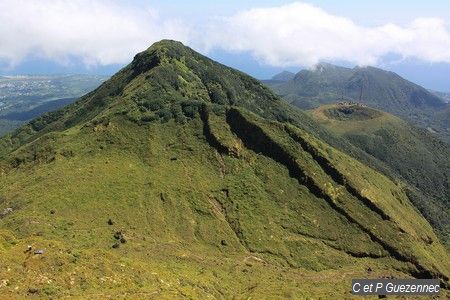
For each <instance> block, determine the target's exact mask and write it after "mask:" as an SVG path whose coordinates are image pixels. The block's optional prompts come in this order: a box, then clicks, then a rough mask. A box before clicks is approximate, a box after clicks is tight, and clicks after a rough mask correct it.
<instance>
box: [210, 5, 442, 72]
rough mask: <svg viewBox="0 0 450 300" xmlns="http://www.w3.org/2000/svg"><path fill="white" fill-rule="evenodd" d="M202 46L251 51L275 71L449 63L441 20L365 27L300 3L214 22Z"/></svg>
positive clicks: (246, 13)
mask: <svg viewBox="0 0 450 300" xmlns="http://www.w3.org/2000/svg"><path fill="white" fill-rule="evenodd" d="M204 45H205V47H206V49H212V48H222V49H226V50H229V51H249V52H251V53H252V54H253V55H254V56H255V57H257V58H258V59H259V60H260V61H262V62H264V63H267V64H270V65H274V66H299V65H301V66H312V65H314V64H316V63H317V62H319V61H322V60H328V61H333V60H344V61H348V62H353V63H356V64H360V65H368V64H377V63H378V62H380V59H381V58H382V57H383V56H385V55H387V54H391V53H395V54H397V55H400V56H401V57H403V58H417V59H421V60H425V61H429V62H450V33H449V31H448V29H447V27H446V24H445V23H444V21H442V20H440V19H435V18H426V19H425V18H419V19H416V20H414V21H413V22H412V23H411V24H409V25H408V26H403V27H402V26H398V25H394V24H386V25H383V26H378V27H364V26H360V25H358V24H355V23H354V22H353V21H352V20H350V19H347V18H344V17H339V16H334V15H331V14H329V13H327V12H325V11H324V10H322V9H321V8H318V7H315V6H313V5H310V4H305V3H300V2H296V3H292V4H288V5H284V6H279V7H272V8H255V9H251V10H247V11H242V12H239V13H237V14H235V15H233V16H231V17H228V18H222V19H220V20H215V21H214V22H212V23H211V24H210V28H209V35H208V39H207V40H206V41H205V43H204Z"/></svg>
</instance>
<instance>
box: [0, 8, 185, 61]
mask: <svg viewBox="0 0 450 300" xmlns="http://www.w3.org/2000/svg"><path fill="white" fill-rule="evenodd" d="M0 24H1V25H0V60H3V61H6V62H7V63H8V64H9V65H10V66H14V65H15V64H18V63H20V62H21V61H22V60H23V59H24V58H26V57H28V56H31V55H32V56H38V57H42V58H47V59H51V60H54V61H57V62H60V63H70V60H71V58H74V57H76V58H79V59H82V61H83V62H84V63H85V64H86V65H87V66H91V65H109V64H115V63H125V62H128V61H129V60H130V59H131V58H132V57H133V54H135V53H136V52H138V51H142V50H143V49H145V48H147V47H148V46H149V45H150V44H151V43H153V42H155V41H157V40H160V39H162V38H164V37H172V38H173V39H177V40H181V41H186V40H187V36H188V35H189V32H188V27H186V26H183V24H182V23H181V22H180V21H177V20H161V19H160V18H159V17H158V15H157V13H156V12H155V11H152V10H150V9H147V10H145V9H144V10H143V9H142V8H137V7H133V6H131V5H128V4H126V2H125V1H114V0H110V1H106V0H0Z"/></svg>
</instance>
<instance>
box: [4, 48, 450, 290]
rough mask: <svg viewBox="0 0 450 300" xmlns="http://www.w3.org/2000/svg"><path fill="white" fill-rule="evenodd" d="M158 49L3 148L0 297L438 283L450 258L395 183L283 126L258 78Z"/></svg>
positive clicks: (301, 128)
mask: <svg viewBox="0 0 450 300" xmlns="http://www.w3.org/2000/svg"><path fill="white" fill-rule="evenodd" d="M167 45H170V43H169V42H162V43H160V44H157V45H156V46H155V47H153V48H151V49H152V51H153V50H154V52H151V51H150V52H149V53H153V54H155V53H156V54H158V55H157V56H154V55H149V53H144V54H140V56H141V57H139V56H138V57H139V59H138V60H135V61H134V62H133V63H132V68H125V69H124V70H123V71H121V72H120V73H119V74H118V75H116V76H114V77H113V78H112V81H110V82H106V83H105V84H104V85H103V86H102V87H100V88H99V89H98V90H97V91H96V92H94V93H92V94H90V95H87V96H86V97H85V98H84V99H82V100H80V101H79V102H77V103H75V104H73V105H72V106H69V107H67V108H66V109H64V110H62V111H59V112H57V113H55V114H50V115H47V116H45V117H43V118H41V119H38V120H35V121H34V122H33V123H31V124H29V125H28V126H25V127H23V128H22V129H21V130H19V131H17V132H16V133H15V134H13V135H10V136H8V137H6V138H4V139H2V140H1V143H3V145H4V146H5V147H4V148H3V152H2V153H1V154H0V157H1V159H0V213H1V212H3V211H4V210H5V209H6V208H11V209H12V211H8V213H7V214H5V215H2V216H1V217H0V253H1V255H0V266H1V267H0V280H2V281H0V293H1V294H2V295H6V296H7V297H25V296H26V295H29V294H38V295H39V296H41V297H57V298H62V297H74V298H107V297H123V298H143V297H145V298H146V297H149V298H151V297H154V298H168V299H171V298H201V299H203V298H233V297H235V298H246V299H248V298H250V297H251V298H293V299H298V298H318V297H323V298H330V297H336V295H339V296H344V297H347V296H350V293H349V292H350V288H349V286H350V282H351V279H352V278H358V277H359V278H364V277H373V278H378V277H384V276H394V277H399V278H405V277H412V276H434V277H440V278H441V280H442V284H443V285H444V286H446V285H448V276H449V274H448V269H449V266H448V262H449V259H448V253H447V252H446V250H445V249H444V248H443V247H442V245H441V243H440V242H439V240H438V239H437V237H436V236H435V235H434V233H433V231H432V229H431V227H430V226H429V224H428V223H427V222H426V221H425V220H424V219H423V218H422V217H421V216H420V214H418V213H417V211H416V210H415V209H414V207H413V206H412V205H411V203H410V202H409V201H408V199H407V197H406V195H405V193H404V191H403V190H402V187H401V186H399V185H397V184H396V183H394V182H393V181H391V180H390V179H389V178H387V177H386V176H384V175H382V174H380V173H378V172H376V171H374V170H372V169H370V168H368V167H367V166H365V165H363V164H361V163H360V162H358V161H357V160H355V159H353V158H351V157H350V156H348V155H346V154H344V153H342V152H341V151H339V150H337V149H335V148H334V147H331V146H329V145H328V144H327V143H325V142H323V141H321V140H319V139H318V138H317V136H320V135H322V134H323V135H324V136H325V134H326V133H324V132H322V133H319V134H317V135H316V134H312V133H311V132H310V131H314V130H315V131H314V132H320V129H316V128H314V127H312V125H311V124H313V123H308V122H310V121H309V119H308V118H307V117H305V119H304V120H303V119H302V118H300V116H303V114H301V113H298V114H295V113H294V114H293V115H292V116H291V117H290V118H291V121H290V122H289V123H287V122H279V121H280V120H281V121H283V120H285V119H284V117H288V114H287V112H289V111H288V110H284V106H283V104H282V102H281V101H280V100H278V99H277V98H276V97H274V96H273V95H272V94H270V93H269V94H263V95H261V97H260V98H258V95H259V94H261V93H262V92H261V91H265V89H264V88H263V87H262V86H260V85H259V83H257V82H256V81H253V80H251V79H248V78H247V79H246V80H244V81H240V79H239V78H240V77H241V76H244V75H243V74H241V73H234V72H233V71H232V70H231V69H224V70H222V72H223V73H224V74H231V75H226V76H225V75H223V73H220V72H219V73H218V72H216V75H217V74H222V75H221V76H224V77H223V78H225V79H226V80H225V79H224V80H222V79H221V78H220V76H219V75H217V76H219V79H220V80H219V79H216V82H207V81H206V79H205V78H204V77H202V76H203V75H204V76H207V74H209V73H208V72H209V71H208V68H206V67H205V66H201V64H202V63H204V62H203V59H201V57H200V56H193V58H192V57H185V56H186V55H187V54H185V55H181V56H178V54H179V53H180V51H181V53H182V54H183V53H189V52H185V51H188V50H186V49H184V48H180V46H179V44H175V46H173V47H168V46H167ZM167 52H174V53H172V54H170V55H168V54H167ZM161 53H166V54H164V55H162V54H161ZM206 63H207V64H210V66H211V67H213V68H219V66H218V65H215V64H214V63H213V62H210V61H207V62H206ZM160 64H162V65H163V66H164V68H158V67H157V66H159V65H160ZM165 64H167V65H165ZM149 65H150V66H153V68H150V69H149V67H148V66H149ZM174 66H176V68H174ZM155 68H158V69H155ZM171 68H172V71H173V72H174V74H176V75H180V76H182V77H183V78H185V80H186V81H187V83H183V84H182V86H180V87H179V88H174V86H176V83H173V85H169V86H166V85H165V84H166V83H167V80H169V79H171V78H172V79H173V78H175V80H177V82H178V83H179V81H178V80H179V77H178V76H172V75H173V74H172V75H171V71H168V70H170V69H171ZM192 70H195V72H192ZM160 72H163V73H164V74H161V73H160ZM203 72H205V73H204V74H203ZM202 74H203V75H202ZM195 76H197V77H198V78H200V79H201V80H200V81H196V79H195V78H196V77H195ZM208 76H209V75H208ZM161 78H164V80H162V79H161ZM134 80H137V81H138V82H135V81H134ZM145 81H149V82H151V83H152V84H146V83H145ZM181 82H182V81H181ZM219 82H222V83H223V85H222V87H223V90H222V91H223V92H224V93H223V94H222V93H221V92H218V94H219V96H217V95H216V96H217V97H219V98H215V97H216V96H213V94H214V93H213V91H214V89H215V88H211V86H215V87H217V84H218V83H219ZM138 83H139V84H138ZM200 83H202V84H203V86H202V85H201V84H200ZM208 84H210V86H209V87H208ZM227 84H228V85H227ZM183 86H184V87H183ZM187 86H189V88H186V90H185V91H183V89H184V88H185V87H187ZM237 87H242V90H239V89H238V90H236V93H238V95H237V96H236V97H233V98H227V99H228V100H230V99H233V101H232V102H229V103H226V104H221V101H222V100H220V99H221V98H220V97H221V96H220V94H222V96H223V95H227V93H226V91H227V90H228V91H230V93H231V94H232V93H233V88H236V89H237ZM158 88H161V89H166V94H163V95H162V96H161V97H160V98H156V99H155V100H154V101H151V99H153V98H152V97H153V96H154V97H156V96H157V94H153V93H156V92H155V91H156V90H157V89H158ZM201 91H207V94H208V98H205V99H190V98H189V97H192V95H194V94H196V95H202V92H201ZM145 93H146V94H145ZM144 94H145V96H136V95H144ZM231 94H230V95H231ZM152 95H153V96H152ZM186 95H189V96H186ZM204 95H205V97H206V94H204ZM227 97H228V96H227ZM245 97H249V102H248V103H245V105H244V104H243V105H240V106H244V107H245V108H242V107H237V106H234V105H233V106H232V105H231V104H234V103H239V101H244V100H245ZM272 97H273V98H272ZM217 99H219V100H217ZM222 99H223V98H222ZM228 100H226V101H228ZM257 100H259V101H261V105H260V106H258V103H257ZM272 106H274V107H275V106H276V107H277V108H276V109H272V108H271V107H272ZM251 111H253V112H251ZM261 111H262V113H260V114H255V113H254V112H256V113H258V112H261ZM143 116H145V118H144V119H143V118H142V117H143ZM288 118H289V117H288ZM276 120H279V121H276ZM285 121H286V120H285ZM296 124H298V126H297V125H296ZM308 130H309V131H308ZM324 161H325V163H324ZM327 164H328V166H327ZM330 166H331V167H333V168H335V170H334V171H330V170H331V169H330ZM333 172H340V173H341V174H343V175H342V176H344V177H345V180H344V182H341V181H340V179H338V178H336V176H335V174H334V173H333ZM350 187H353V188H354V189H355V191H353V192H352V191H351V188H350ZM358 197H359V198H358ZM361 197H366V198H367V200H364V201H368V202H369V204H367V203H364V201H362V200H361V199H360V198H361ZM374 206H376V207H378V210H381V211H383V212H384V213H385V214H387V215H388V216H389V218H390V219H389V220H385V219H383V218H382V216H380V212H379V211H377V210H376V209H375V210H374V208H373V207H374ZM400 212H401V213H400ZM28 245H32V246H33V249H42V250H44V254H42V255H34V254H32V253H28V252H26V250H27V246H28ZM444 292H445V291H444ZM443 296H444V297H445V294H443Z"/></svg>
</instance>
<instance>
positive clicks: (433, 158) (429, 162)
mask: <svg viewBox="0 0 450 300" xmlns="http://www.w3.org/2000/svg"><path fill="white" fill-rule="evenodd" d="M339 108H342V107H341V106H339V105H334V104H329V105H324V106H321V107H319V108H317V109H315V110H313V111H311V115H312V116H313V118H314V119H315V120H317V121H318V122H320V123H321V124H322V125H324V126H325V127H327V128H328V129H329V130H330V131H332V132H334V133H335V134H337V135H340V136H342V137H344V138H346V139H347V140H348V141H350V142H351V143H353V144H354V145H355V146H357V147H359V148H360V149H362V150H364V151H365V152H367V153H368V154H370V155H372V156H374V157H376V158H377V159H379V160H380V161H383V162H385V163H386V164H387V165H388V166H390V167H391V168H392V170H393V171H394V172H395V173H397V174H398V177H399V178H401V179H403V180H404V181H406V182H407V183H408V184H409V185H410V186H412V188H409V190H410V191H409V197H410V198H411V200H413V202H414V204H415V205H416V206H417V207H418V208H419V209H420V211H421V213H422V214H423V215H424V216H425V217H426V218H427V219H428V220H429V221H430V222H431V224H432V225H433V226H434V228H436V230H437V231H438V233H439V235H440V237H441V239H442V240H443V241H444V243H446V242H448V237H449V235H448V234H449V232H450V224H449V220H450V217H449V213H448V211H449V209H448V207H449V205H450V203H449V201H448V199H450V194H449V191H450V190H449V188H448V187H449V184H450V182H449V176H450V174H449V169H448V168H449V160H448V157H449V156H450V150H449V148H448V147H447V146H445V145H444V144H443V143H442V142H439V141H437V140H436V139H434V138H433V137H431V136H430V135H429V134H427V133H426V132H424V131H423V130H420V129H416V128H414V127H412V126H411V125H410V124H408V123H406V122H405V121H403V120H401V119H399V118H397V117H395V116H393V115H390V114H388V113H384V112H381V111H378V110H375V109H371V108H368V107H359V106H353V107H352V108H353V109H355V110H359V111H364V113H359V114H358V113H357V114H356V115H355V114H349V115H346V116H345V118H342V116H341V115H339V114H338V113H337V110H338V109H339ZM364 115H366V117H361V116H364ZM447 245H448V244H447Z"/></svg>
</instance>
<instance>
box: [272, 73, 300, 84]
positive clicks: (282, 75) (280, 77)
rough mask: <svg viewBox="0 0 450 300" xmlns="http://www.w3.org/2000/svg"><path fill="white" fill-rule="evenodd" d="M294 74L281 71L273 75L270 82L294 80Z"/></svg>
mask: <svg viewBox="0 0 450 300" xmlns="http://www.w3.org/2000/svg"><path fill="white" fill-rule="evenodd" d="M294 77H295V73H292V72H289V71H283V72H281V73H278V74H276V75H274V76H273V77H272V78H271V80H273V81H282V82H283V81H289V80H292V79H294Z"/></svg>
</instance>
